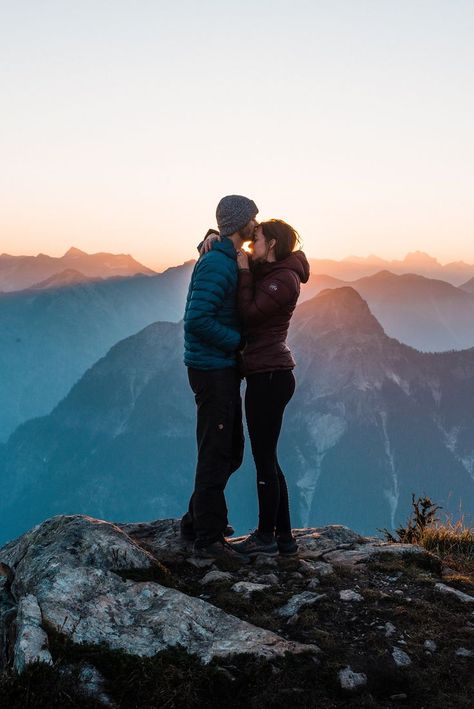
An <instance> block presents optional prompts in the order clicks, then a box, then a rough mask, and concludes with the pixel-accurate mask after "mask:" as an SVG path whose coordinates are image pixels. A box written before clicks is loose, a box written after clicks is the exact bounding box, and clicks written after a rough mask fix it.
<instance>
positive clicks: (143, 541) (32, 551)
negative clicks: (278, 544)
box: [0, 515, 474, 706]
mask: <svg viewBox="0 0 474 709" xmlns="http://www.w3.org/2000/svg"><path fill="white" fill-rule="evenodd" d="M294 534H295V536H296V538H297V540H298V544H299V554H298V556H296V557H288V558H284V557H276V558H266V557H257V558H256V559H255V560H254V561H253V562H252V563H251V564H250V565H248V566H247V565H242V566H237V567H232V565H231V566H230V567H229V566H228V565H227V568H222V564H216V563H214V562H213V561H212V560H202V559H196V558H195V557H194V556H193V554H192V546H190V545H189V544H187V543H185V542H183V541H182V540H181V538H180V536H179V523H178V521H177V520H172V519H168V520H156V521H154V522H150V523H140V524H138V523H137V524H119V523H112V522H105V521H103V520H98V519H94V518H91V517H87V516H83V515H70V516H67V515H61V516H57V517H53V518H51V519H49V520H47V521H45V522H43V523H42V524H41V525H38V526H37V527H35V528H33V529H32V530H30V531H29V532H27V533H26V534H24V535H23V536H21V537H19V538H18V539H16V540H14V541H12V542H10V543H8V544H7V545H5V546H4V547H3V548H2V549H1V550H0V641H1V658H2V664H3V669H4V671H7V672H8V671H9V669H8V668H14V669H15V670H16V671H17V672H19V673H22V672H24V671H25V670H26V669H27V668H28V667H30V666H32V663H35V662H38V661H39V662H42V663H44V666H45V667H47V666H48V665H50V666H52V668H54V666H55V665H56V664H57V662H58V655H57V647H58V643H59V642H65V643H66V642H67V643H70V644H71V646H73V647H75V648H81V647H84V648H106V649H107V648H108V649H109V651H110V652H117V651H121V652H123V651H124V652H126V653H128V654H129V655H130V656H134V657H136V658H144V659H146V658H150V659H152V658H154V657H157V656H158V655H159V654H160V653H161V652H162V651H167V650H169V649H173V648H174V649H179V648H184V650H185V651H186V652H187V653H189V656H190V657H191V656H192V655H194V656H197V657H198V658H199V660H200V661H201V662H202V663H203V665H202V667H203V668H205V667H207V666H211V667H214V671H216V670H215V668H216V667H217V669H218V671H219V672H220V673H221V674H220V675H219V676H220V677H225V681H226V682H229V683H230V684H232V682H234V681H235V676H234V673H235V672H237V671H238V659H237V658H239V657H253V658H255V662H262V661H264V662H269V663H278V662H281V661H283V660H285V661H286V659H285V658H287V657H295V656H299V658H300V660H299V667H300V668H301V667H303V668H304V667H306V670H305V672H308V673H309V675H310V676H311V678H312V679H311V683H310V685H308V686H310V689H308V688H307V689H302V688H301V686H299V688H298V687H295V688H294V689H291V690H290V689H288V690H287V689H281V687H280V689H281V691H282V692H290V694H291V693H293V692H298V691H299V692H300V693H301V692H306V691H308V692H310V695H308V696H311V698H312V699H311V701H313V702H314V701H316V700H315V697H319V694H318V692H319V691H320V690H321V696H326V694H327V692H328V691H329V692H332V691H333V690H334V691H336V689H334V688H339V689H338V690H337V691H339V692H342V694H343V697H344V696H346V695H347V694H348V693H357V694H361V693H365V694H364V696H366V697H367V698H368V699H367V702H368V703H367V704H361V706H362V705H364V706H365V705H367V706H379V704H370V701H375V699H374V697H377V698H378V699H381V698H383V699H384V701H385V700H386V703H384V704H383V705H384V706H392V705H391V704H390V703H389V700H390V701H392V698H393V697H395V698H396V697H400V696H401V694H402V693H404V694H405V695H406V697H407V698H408V700H410V699H413V697H414V696H415V691H420V692H421V689H420V688H422V687H423V686H424V685H423V681H422V680H421V679H420V677H419V675H420V674H421V676H422V677H425V676H426V684H427V685H428V683H429V684H430V691H433V681H436V677H437V673H439V672H440V669H439V667H438V665H437V663H438V664H439V663H444V662H447V660H448V659H449V662H450V663H451V664H452V663H456V666H457V668H458V673H461V676H464V675H463V673H465V676H466V677H471V678H472V674H471V673H470V670H469V663H470V662H472V656H473V654H472V649H471V648H472V637H473V632H474V616H473V615H472V604H471V600H473V599H472V597H471V594H469V593H467V591H468V590H469V583H468V579H467V578H465V579H464V581H465V583H464V584H463V583H460V581H459V579H456V577H455V576H443V573H442V566H441V563H440V560H439V559H438V558H437V557H436V556H434V555H433V554H430V553H429V552H427V551H426V550H425V549H423V548H422V547H417V546H415V545H406V544H391V543H387V542H383V541H382V540H381V539H378V538H376V537H363V536H361V535H359V534H358V533H356V532H354V531H352V530H351V529H349V528H348V527H344V526H342V525H327V526H324V527H319V528H308V529H299V530H294ZM219 566H221V568H218V567H219ZM466 584H467V585H466ZM98 651H99V650H97V652H98ZM84 652H86V651H84ZM95 657H97V655H96V654H94V652H92V654H89V656H87V657H86V658H85V660H83V661H82V662H81V664H80V665H78V666H77V682H78V687H80V688H82V691H84V692H86V694H88V695H90V696H93V697H95V700H97V701H98V702H99V703H102V704H111V705H113V704H114V701H115V700H114V686H113V683H112V682H111V678H110V677H104V676H102V670H103V668H101V667H100V666H99V667H96V666H95V664H94V658H95ZM428 659H429V663H428V664H427V662H428ZM76 661H77V659H76V660H74V659H71V660H68V663H69V664H68V665H67V666H66V667H65V669H64V670H63V672H70V671H72V670H71V667H74V662H76ZM245 662H247V660H246V661H245ZM307 662H309V663H310V665H311V667H312V668H313V669H311V667H309V666H307V665H305V663H307ZM216 663H217V664H216ZM105 667H106V668H107V667H108V665H107V664H106V665H105ZM245 667H246V669H245V672H248V671H249V665H248V664H246V665H245ZM147 671H148V670H147ZM202 671H203V672H204V671H205V670H204V669H203V670H202ZM261 671H263V670H259V672H261ZM279 672H281V668H280V669H279V666H278V665H275V666H274V674H275V676H278V673H279ZM400 673H401V674H400ZM415 673H417V680H416V682H414V680H412V679H411V678H412V676H414V675H415ZM272 676H273V675H272ZM306 676H307V675H306V674H304V673H303V675H301V674H300V675H299V677H300V679H299V680H298V682H299V683H300V684H301V681H302V679H301V678H302V677H306ZM329 676H331V677H332V679H330V680H328V677H329ZM289 677H290V678H291V673H290V675H289ZM390 677H392V679H387V678H390ZM381 678H383V680H382V679H381ZM402 680H403V681H402ZM275 681H276V680H275ZM285 681H291V680H290V679H285ZM295 681H296V680H295ZM328 681H329V685H327V682H328ZM466 681H468V680H466ZM305 682H306V680H305ZM318 682H319V683H321V687H320V688H319V689H318V686H319V685H318ZM325 683H326V684H325ZM410 683H413V684H410ZM277 684H278V683H277ZM323 685H324V686H323ZM405 685H406V686H405ZM285 686H286V685H285ZM411 686H412V689H411V690H410V687H411ZM456 686H457V687H459V677H457V678H456ZM466 686H467V685H466ZM407 688H408V689H407ZM416 688H418V689H416ZM402 689H403V692H402V691H401V690H402ZM229 691H231V690H229ZM278 691H280V690H278ZM410 691H411V692H412V693H411V694H410ZM423 691H425V690H423ZM450 691H451V690H450ZM456 691H457V690H456ZM463 691H464V689H463ZM466 691H467V690H466ZM0 695H1V685H0ZM369 695H370V697H372V698H371V699H369ZM305 696H306V695H305ZM328 696H329V695H328ZM455 696H456V701H458V704H457V706H465V705H464V704H463V701H464V699H463V695H462V692H458V693H457V694H455ZM308 701H309V700H308ZM331 701H333V700H332V699H331ZM337 701H339V700H338V699H337V697H336V696H335V698H334V702H333V703H332V704H331V706H339V704H338V703H337ZM393 701H398V699H393ZM341 702H342V703H341V704H340V706H343V705H347V704H344V702H347V698H346V699H344V698H343V699H341ZM309 705H310V704H308V706H309ZM312 705H313V704H311V706H312ZM319 705H320V704H318V706H319ZM412 705H413V706H418V704H416V703H413V704H412ZM190 706H191V705H190ZM193 706H194V705H193ZM232 706H234V705H232ZM235 706H239V705H238V704H235ZM278 706H279V705H278ZM302 706H303V705H302ZM305 706H306V705H305ZM321 706H324V704H321ZM433 706H439V705H438V704H436V703H433ZM446 706H450V705H449V703H448V704H446ZM466 706H467V705H466Z"/></svg>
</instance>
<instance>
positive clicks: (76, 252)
mask: <svg viewBox="0 0 474 709" xmlns="http://www.w3.org/2000/svg"><path fill="white" fill-rule="evenodd" d="M66 256H87V253H86V252H85V251H81V249H77V248H76V247H75V246H71V248H70V249H68V250H67V251H66V253H65V254H64V256H63V258H66Z"/></svg>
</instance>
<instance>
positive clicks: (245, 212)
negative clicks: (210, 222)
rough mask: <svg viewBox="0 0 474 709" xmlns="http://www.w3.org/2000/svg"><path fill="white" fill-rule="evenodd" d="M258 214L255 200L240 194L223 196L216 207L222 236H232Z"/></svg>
mask: <svg viewBox="0 0 474 709" xmlns="http://www.w3.org/2000/svg"><path fill="white" fill-rule="evenodd" d="M257 214H258V208H257V205H256V204H255V202H253V201H252V200H251V199H248V198H247V197H242V196H241V195H239V194H230V195H227V197H223V198H222V199H221V201H220V202H219V204H218V205H217V209H216V219H217V226H218V227H219V232H220V235H221V236H230V235H231V234H234V233H235V232H236V231H239V229H242V227H244V226H245V225H246V224H247V223H248V222H249V221H250V220H251V219H253V218H254V217H255V216H256V215H257Z"/></svg>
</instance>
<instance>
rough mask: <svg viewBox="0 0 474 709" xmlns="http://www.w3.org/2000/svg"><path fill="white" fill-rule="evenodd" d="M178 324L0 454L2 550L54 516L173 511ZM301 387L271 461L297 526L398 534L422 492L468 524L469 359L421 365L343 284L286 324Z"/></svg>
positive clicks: (239, 499)
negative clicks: (276, 460)
mask: <svg viewBox="0 0 474 709" xmlns="http://www.w3.org/2000/svg"><path fill="white" fill-rule="evenodd" d="M182 339H183V335H182V325H181V324H179V323H164V322H157V323H154V324H152V325H150V326H148V327H146V328H145V329H144V330H141V331H140V332H138V333H137V334H136V335H133V336H131V337H128V338H126V339H125V340H122V341H120V342H119V343H118V344H116V345H115V346H114V347H112V349H110V351H109V352H108V353H107V355H106V356H105V357H103V358H102V359H100V360H99V361H98V362H97V363H96V364H95V365H94V366H93V367H91V368H90V369H89V370H88V371H87V372H86V373H85V374H84V376H83V377H82V378H81V379H80V380H79V381H78V382H77V383H76V384H75V386H74V387H73V388H72V389H71V391H70V392H69V394H68V395H67V396H66V398H64V399H63V400H62V401H61V402H60V403H59V404H58V405H57V406H56V408H55V409H54V410H53V411H52V412H51V413H50V414H49V415H48V416H45V417H42V418H37V419H34V420H31V421H28V422H27V423H25V424H23V425H22V426H20V427H19V428H18V429H17V430H16V431H15V433H14V434H13V435H12V436H11V438H10V439H9V441H8V443H7V444H5V445H4V446H3V447H2V449H1V452H0V455H1V460H0V466H1V470H0V473H1V477H0V479H1V486H2V487H1V496H0V514H1V519H2V529H1V539H0V543H1V542H2V541H5V540H6V539H9V538H11V537H13V536H15V535H17V534H20V533H22V532H23V531H25V530H26V529H28V528H29V527H31V526H32V525H34V524H36V523H38V522H40V521H42V520H44V519H45V518H47V517H50V516H51V515H54V514H63V513H66V514H67V513H85V514H90V515H93V516H95V517H101V518H105V519H108V520H121V521H138V520H146V519H157V518H163V517H175V516H178V515H180V514H181V513H182V512H183V507H184V503H185V501H186V499H187V497H188V495H189V492H190V490H191V486H192V480H193V476H194V465H195V440H194V427H195V411H194V401H193V396H192V393H191V391H190V388H189V385H188V382H187V378H186V370H185V367H184V365H183V364H182V351H183V342H182ZM290 346H291V348H292V350H293V351H294V353H295V357H296V360H297V363H298V366H297V369H296V377H297V382H298V388H297V391H296V394H295V396H294V398H293V400H292V401H291V403H290V405H289V406H288V409H287V413H286V419H285V425H284V432H283V434H282V438H281V442H280V453H279V455H280V460H281V463H282V465H283V467H284V470H285V472H286V474H287V477H288V482H289V488H290V499H291V505H292V510H293V523H294V526H308V525H321V524H331V523H337V524H346V525H348V526H350V527H351V528H353V529H356V530H357V531H358V532H360V533H362V534H374V533H376V531H377V529H379V528H383V527H384V528H388V529H394V528H395V527H396V526H398V525H400V524H403V523H404V522H405V521H406V518H407V517H408V515H409V513H410V508H411V494H412V492H416V493H417V494H419V495H422V494H426V495H428V496H430V497H431V499H433V500H435V501H436V503H437V504H439V505H441V506H442V507H443V511H445V512H446V511H447V512H449V511H450V512H452V513H453V514H454V515H456V516H459V512H460V511H461V513H465V515H466V521H469V517H470V515H472V511H473V510H474V407H473V406H472V401H473V400H474V348H471V349H468V350H463V351H459V352H446V353H442V354H427V353H420V352H418V351H416V350H414V349H412V348H410V347H408V346H406V345H403V344H401V343H400V342H398V341H397V340H395V339H392V338H389V337H388V336H387V335H386V334H385V333H384V330H383V328H382V327H381V325H380V324H379V322H378V321H377V320H376V319H375V317H374V316H373V315H372V313H371V312H370V310H369V307H368V305H367V303H366V302H365V301H364V300H363V299H362V298H361V296H360V295H359V294H358V293H357V292H356V291H355V290H354V289H352V288H350V287H343V288H337V289H334V290H326V291H323V292H321V293H320V294H318V295H317V296H316V297H314V298H312V299H311V300H308V301H306V302H305V303H302V304H301V305H300V306H299V307H298V308H297V311H296V313H295V316H294V318H293V323H292V327H291V332H290ZM229 504H230V510H231V521H232V522H233V523H234V525H235V526H237V529H238V530H239V531H246V530H247V529H248V528H249V527H251V526H252V525H253V524H254V523H255V519H256V510H255V491H254V473H253V466H252V463H251V460H250V456H249V451H247V458H246V461H245V463H244V465H243V467H242V469H241V470H240V471H239V472H238V473H236V474H235V475H234V476H233V478H232V480H231V483H230V484H229Z"/></svg>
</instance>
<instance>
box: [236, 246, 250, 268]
mask: <svg viewBox="0 0 474 709" xmlns="http://www.w3.org/2000/svg"><path fill="white" fill-rule="evenodd" d="M237 266H238V267H239V268H240V269H243V268H246V269H248V268H249V256H248V253H247V252H246V251H244V250H243V249H240V251H237Z"/></svg>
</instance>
